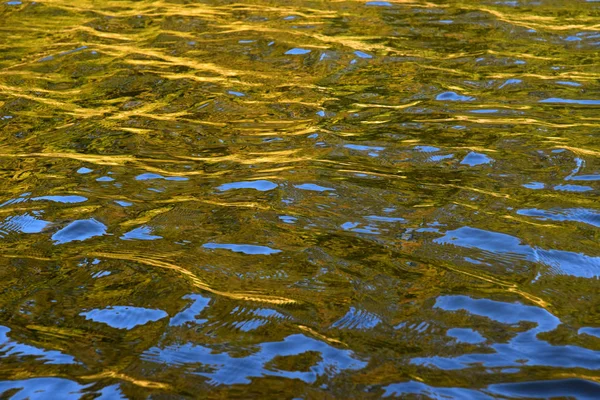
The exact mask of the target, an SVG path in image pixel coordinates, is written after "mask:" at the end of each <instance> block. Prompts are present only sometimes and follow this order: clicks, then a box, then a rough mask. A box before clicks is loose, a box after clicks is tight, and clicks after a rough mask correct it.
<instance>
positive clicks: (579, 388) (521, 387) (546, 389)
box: [487, 379, 600, 400]
mask: <svg viewBox="0 0 600 400" xmlns="http://www.w3.org/2000/svg"><path fill="white" fill-rule="evenodd" d="M487 390H488V391H489V392H491V393H492V394H494V395H499V396H502V398H512V399H516V398H530V399H533V398H536V399H540V398H543V399H550V398H552V399H557V398H564V399H567V398H568V399H578V400H597V399H598V398H599V395H600V384H598V383H596V382H592V381H587V380H584V379H562V380H542V381H533V382H519V383H497V384H493V385H490V386H488V387H487Z"/></svg>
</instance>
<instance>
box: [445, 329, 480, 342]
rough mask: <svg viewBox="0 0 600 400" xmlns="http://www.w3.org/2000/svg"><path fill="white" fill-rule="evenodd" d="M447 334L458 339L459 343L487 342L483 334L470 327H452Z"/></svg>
mask: <svg viewBox="0 0 600 400" xmlns="http://www.w3.org/2000/svg"><path fill="white" fill-rule="evenodd" d="M446 334H447V335H448V336H450V337H453V338H454V339H456V341H457V342H459V343H471V344H476V343H482V342H485V338H484V337H483V336H481V334H480V333H479V332H477V331H474V330H473V329H468V328H452V329H448V332H446Z"/></svg>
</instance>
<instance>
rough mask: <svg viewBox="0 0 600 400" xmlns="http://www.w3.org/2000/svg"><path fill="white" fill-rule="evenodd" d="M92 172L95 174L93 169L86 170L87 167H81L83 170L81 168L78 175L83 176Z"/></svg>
mask: <svg viewBox="0 0 600 400" xmlns="http://www.w3.org/2000/svg"><path fill="white" fill-rule="evenodd" d="M90 172H94V170H93V169H89V168H86V167H81V168H79V169H78V170H77V173H78V174H82V175H83V174H89V173H90Z"/></svg>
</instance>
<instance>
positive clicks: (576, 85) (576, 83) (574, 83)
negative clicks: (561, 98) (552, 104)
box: [556, 81, 582, 87]
mask: <svg viewBox="0 0 600 400" xmlns="http://www.w3.org/2000/svg"><path fill="white" fill-rule="evenodd" d="M556 83H558V84H559V85H565V86H573V87H580V86H582V85H581V83H578V82H570V81H556Z"/></svg>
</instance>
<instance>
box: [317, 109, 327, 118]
mask: <svg viewBox="0 0 600 400" xmlns="http://www.w3.org/2000/svg"><path fill="white" fill-rule="evenodd" d="M316 114H317V115H318V116H319V117H324V116H325V111H323V110H321V111H317V112H316Z"/></svg>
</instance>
